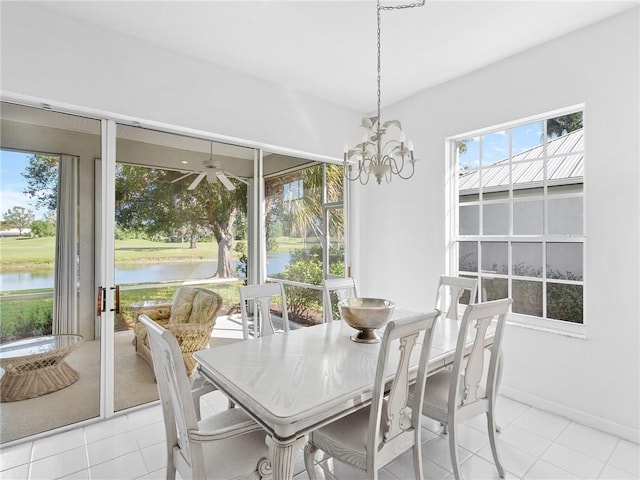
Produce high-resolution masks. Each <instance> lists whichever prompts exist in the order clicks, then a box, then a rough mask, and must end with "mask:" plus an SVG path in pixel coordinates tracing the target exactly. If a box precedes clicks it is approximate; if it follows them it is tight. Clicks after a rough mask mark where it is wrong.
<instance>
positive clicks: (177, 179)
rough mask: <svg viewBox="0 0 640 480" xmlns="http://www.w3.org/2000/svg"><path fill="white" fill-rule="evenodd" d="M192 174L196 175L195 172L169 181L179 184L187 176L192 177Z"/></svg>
mask: <svg viewBox="0 0 640 480" xmlns="http://www.w3.org/2000/svg"><path fill="white" fill-rule="evenodd" d="M194 173H196V172H189V173H186V174H184V175H182V176H181V177H178V178H176V179H175V180H171V183H176V182H179V181H180V180H182V179H183V178H187V177H188V176H189V175H193V174H194Z"/></svg>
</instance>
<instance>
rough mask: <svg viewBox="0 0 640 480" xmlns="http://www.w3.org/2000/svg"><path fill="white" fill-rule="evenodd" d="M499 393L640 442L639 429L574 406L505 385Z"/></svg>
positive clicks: (501, 386) (631, 440)
mask: <svg viewBox="0 0 640 480" xmlns="http://www.w3.org/2000/svg"><path fill="white" fill-rule="evenodd" d="M500 395H502V396H505V397H507V398H511V399H513V400H516V401H518V402H522V403H526V404H527V405H530V406H532V407H535V408H539V409H540V410H545V411H547V412H549V413H553V414H555V415H559V416H561V417H565V418H568V419H569V420H571V421H573V422H577V423H581V424H582V425H586V426H588V427H592V428H595V429H596V430H600V431H602V432H606V433H610V434H612V435H615V436H617V437H620V438H624V439H625V440H629V441H630V442H634V443H640V430H638V429H634V428H631V427H628V426H626V425H622V424H620V423H616V422H612V421H611V420H607V419H605V418H602V417H597V416H595V415H591V414H590V413H586V412H583V411H580V410H576V409H575V408H571V407H567V406H566V405H562V404H560V403H556V402H552V401H550V400H547V399H545V398H541V397H538V396H536V395H532V394H530V393H526V392H523V391H521V390H516V389H514V388H509V387H507V386H506V385H500Z"/></svg>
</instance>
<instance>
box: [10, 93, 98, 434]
mask: <svg viewBox="0 0 640 480" xmlns="http://www.w3.org/2000/svg"><path fill="white" fill-rule="evenodd" d="M1 117H2V120H1V121H2V124H1V129H2V138H1V142H2V143H1V145H0V155H1V157H0V158H1V163H0V167H1V169H2V175H1V180H0V182H1V185H0V191H2V211H3V215H2V227H1V228H0V250H1V255H0V257H1V258H2V273H1V274H0V343H1V344H2V345H1V349H2V350H1V353H0V361H1V362H2V365H1V366H2V368H3V369H4V372H3V375H2V379H1V380H0V382H1V383H0V400H1V401H2V404H1V405H0V414H1V420H0V432H1V441H2V443H5V442H9V441H13V440H18V439H20V438H24V437H27V436H31V435H35V434H38V433H43V432H46V431H48V430H51V429H55V428H60V427H65V426H68V425H72V424H75V423H77V422H81V421H83V420H88V419H91V418H96V417H98V416H99V415H100V355H101V345H100V341H99V337H98V336H96V329H95V318H96V317H95V304H94V298H93V277H92V271H93V256H94V250H93V248H94V236H93V233H94V231H93V210H92V208H91V205H92V203H93V202H92V198H93V191H92V185H93V182H92V181H91V180H92V178H93V165H94V163H93V162H94V159H95V158H96V157H98V156H99V155H100V145H101V135H100V122H99V121H98V120H94V119H90V118H85V117H79V116H74V115H67V114H62V113H54V112H50V111H45V110H41V109H35V108H30V107H25V106H21V105H14V104H10V103H3V104H2V109H1ZM60 358H61V359H62V362H64V363H63V364H58V365H53V363H54V361H56V360H58V359H60ZM26 419H28V421H27V420H26Z"/></svg>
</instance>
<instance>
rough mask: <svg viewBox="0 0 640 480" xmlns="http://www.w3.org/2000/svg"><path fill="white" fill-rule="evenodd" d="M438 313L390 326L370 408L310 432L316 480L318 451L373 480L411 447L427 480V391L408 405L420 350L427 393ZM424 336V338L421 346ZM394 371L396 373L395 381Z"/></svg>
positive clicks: (310, 467) (309, 458) (307, 454)
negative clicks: (424, 425)
mask: <svg viewBox="0 0 640 480" xmlns="http://www.w3.org/2000/svg"><path fill="white" fill-rule="evenodd" d="M439 313H440V312H438V311H437V310H434V311H433V312H431V313H422V314H417V315H412V316H410V317H406V318H403V319H401V320H394V321H391V322H389V323H388V324H387V327H386V329H385V331H384V337H383V338H382V342H381V346H380V353H379V356H378V364H377V369H376V377H375V383H374V385H373V398H372V400H371V405H370V406H369V407H365V408H363V409H360V410H358V411H356V412H354V413H352V414H350V415H348V416H346V417H343V418H340V419H338V420H336V421H335V422H332V423H330V424H328V425H326V426H324V427H321V428H319V429H317V430H314V431H313V432H311V433H310V434H309V440H308V443H307V445H306V446H305V450H304V461H305V466H306V469H307V473H308V475H309V478H310V479H311V480H315V479H316V472H315V458H314V457H315V452H316V450H317V449H321V450H322V451H323V452H324V453H325V454H326V455H328V456H330V457H334V458H336V459H338V460H340V461H342V462H345V463H347V464H349V465H352V466H353V467H355V468H358V469H360V470H364V471H365V472H366V473H367V477H368V478H370V479H377V478H378V470H379V469H380V468H382V467H384V466H385V465H387V464H388V463H389V462H391V461H392V460H394V459H395V458H397V457H398V456H400V455H401V454H403V453H404V452H406V451H407V450H409V449H412V450H413V466H414V470H415V475H416V478H417V479H422V478H423V471H422V454H421V443H422V442H421V423H420V422H421V415H420V413H419V412H420V406H421V405H422V398H420V397H422V396H423V393H421V394H420V395H419V396H416V397H414V398H413V399H412V403H409V398H408V393H409V367H410V357H411V353H412V351H413V349H414V348H417V349H418V350H419V351H420V361H419V366H418V373H417V377H416V385H417V388H418V390H417V391H418V392H424V385H425V379H426V376H427V371H428V363H429V353H430V351H431V340H432V332H433V324H434V321H435V319H436V317H437V316H438V314H439ZM422 332H424V340H423V343H422V344H419V343H417V342H418V338H419V336H420V334H421V333H422ZM366 348H368V347H366ZM414 358H415V357H414ZM389 372H394V375H393V377H392V378H390V377H389V374H388V373H389ZM385 392H388V395H385Z"/></svg>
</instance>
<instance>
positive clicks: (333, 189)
mask: <svg viewBox="0 0 640 480" xmlns="http://www.w3.org/2000/svg"><path fill="white" fill-rule="evenodd" d="M325 167H326V172H327V173H326V175H327V202H329V203H335V202H341V201H342V193H343V192H344V186H343V182H344V167H343V166H342V165H336V164H333V163H327V164H325Z"/></svg>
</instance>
